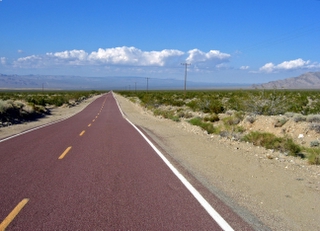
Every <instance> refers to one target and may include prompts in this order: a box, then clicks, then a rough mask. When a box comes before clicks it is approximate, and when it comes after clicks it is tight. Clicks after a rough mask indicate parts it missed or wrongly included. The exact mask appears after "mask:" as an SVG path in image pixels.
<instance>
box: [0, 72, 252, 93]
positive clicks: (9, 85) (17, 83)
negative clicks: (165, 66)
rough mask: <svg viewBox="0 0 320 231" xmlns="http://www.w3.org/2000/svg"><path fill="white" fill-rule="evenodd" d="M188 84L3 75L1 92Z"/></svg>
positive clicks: (196, 84)
mask: <svg viewBox="0 0 320 231" xmlns="http://www.w3.org/2000/svg"><path fill="white" fill-rule="evenodd" d="M183 86H184V81H183V80H176V79H157V78H148V79H147V78H145V77H136V76H126V77H119V76H113V77H80V76H54V75H5V74H0V90H1V89H39V90H41V89H44V90H135V89H136V90H146V89H147V88H148V89H150V90H164V89H168V90H177V89H181V90H182V89H183ZM241 87H249V85H248V84H246V85H244V84H242V85H241V84H228V83H204V82H191V81H188V82H187V89H212V88H241Z"/></svg>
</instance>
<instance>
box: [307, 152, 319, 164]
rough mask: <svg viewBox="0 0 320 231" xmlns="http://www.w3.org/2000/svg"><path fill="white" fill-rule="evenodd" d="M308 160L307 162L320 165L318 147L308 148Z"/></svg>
mask: <svg viewBox="0 0 320 231" xmlns="http://www.w3.org/2000/svg"><path fill="white" fill-rule="evenodd" d="M306 151H307V152H308V154H309V155H308V162H309V164H315V165H320V149H319V148H308V149H307V150H306Z"/></svg>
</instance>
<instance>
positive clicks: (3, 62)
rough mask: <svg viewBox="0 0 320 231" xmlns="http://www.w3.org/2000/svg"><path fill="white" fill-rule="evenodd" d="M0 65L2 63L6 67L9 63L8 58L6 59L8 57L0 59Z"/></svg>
mask: <svg viewBox="0 0 320 231" xmlns="http://www.w3.org/2000/svg"><path fill="white" fill-rule="evenodd" d="M0 63H1V64H2V65H6V63H7V58H6V57H0Z"/></svg>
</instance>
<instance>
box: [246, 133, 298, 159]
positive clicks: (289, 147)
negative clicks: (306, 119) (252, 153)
mask: <svg viewBox="0 0 320 231" xmlns="http://www.w3.org/2000/svg"><path fill="white" fill-rule="evenodd" d="M243 141H246V142H250V143H253V144H254V145H256V146H262V147H265V148H267V149H274V150H278V151H281V152H288V153H289V155H292V156H297V155H298V154H299V153H300V152H301V150H302V149H301V147H300V146H299V145H297V144H295V143H294V142H293V140H292V139H291V138H287V137H285V138H282V137H277V136H275V135H274V134H272V133H265V132H257V131H254V132H250V133H249V134H247V135H245V136H244V137H243Z"/></svg>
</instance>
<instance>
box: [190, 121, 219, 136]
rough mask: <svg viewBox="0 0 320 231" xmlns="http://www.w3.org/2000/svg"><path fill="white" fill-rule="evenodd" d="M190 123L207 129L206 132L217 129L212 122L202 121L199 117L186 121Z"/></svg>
mask: <svg viewBox="0 0 320 231" xmlns="http://www.w3.org/2000/svg"><path fill="white" fill-rule="evenodd" d="M188 122H189V123H190V124H192V125H196V126H199V127H201V128H202V129H204V130H205V131H207V133H208V134H212V133H217V132H218V129H217V128H215V127H214V126H213V124H212V123H206V122H203V121H202V119H201V118H199V117H196V118H193V119H191V120H189V121H188Z"/></svg>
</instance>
